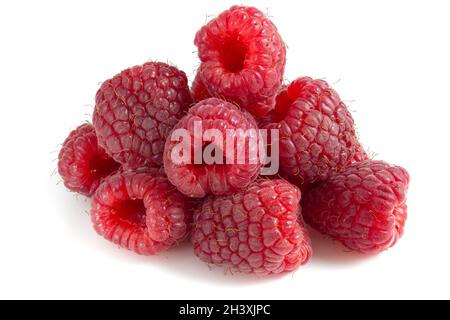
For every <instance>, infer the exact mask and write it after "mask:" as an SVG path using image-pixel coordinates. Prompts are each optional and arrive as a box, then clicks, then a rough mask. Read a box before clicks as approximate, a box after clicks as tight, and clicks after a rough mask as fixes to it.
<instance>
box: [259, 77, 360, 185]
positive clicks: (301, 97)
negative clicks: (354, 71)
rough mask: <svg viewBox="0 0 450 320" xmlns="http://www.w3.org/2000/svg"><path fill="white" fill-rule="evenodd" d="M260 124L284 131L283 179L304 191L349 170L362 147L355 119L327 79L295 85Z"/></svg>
mask: <svg viewBox="0 0 450 320" xmlns="http://www.w3.org/2000/svg"><path fill="white" fill-rule="evenodd" d="M261 125H262V126H263V127H264V128H267V129H279V130H280V132H279V135H280V141H279V146H280V171H281V174H282V176H284V177H285V178H287V179H289V180H290V181H292V182H294V183H296V184H298V185H300V186H302V187H303V186H307V185H308V184H310V183H313V182H315V181H321V180H325V179H326V178H327V177H328V176H329V175H330V174H331V173H332V172H335V171H338V170H341V169H343V168H345V167H347V166H348V165H349V164H350V163H351V162H352V161H353V158H354V156H355V153H356V150H357V149H358V148H359V142H358V139H357V136H356V133H355V129H354V122H353V118H352V115H351V114H350V112H349V111H348V109H347V107H346V106H345V105H344V103H343V102H342V101H341V99H340V98H339V96H338V94H337V93H336V92H335V91H334V90H333V89H332V88H330V87H329V86H328V84H327V83H326V82H325V81H323V80H313V79H311V78H308V77H304V78H298V79H297V80H295V81H294V82H292V83H291V84H290V85H289V86H288V87H287V89H285V90H283V91H282V92H281V93H280V94H279V95H278V97H277V104H276V107H275V110H273V111H272V112H271V113H270V114H269V115H268V116H267V117H266V118H265V119H263V120H262V121H261ZM272 143H273V142H272Z"/></svg>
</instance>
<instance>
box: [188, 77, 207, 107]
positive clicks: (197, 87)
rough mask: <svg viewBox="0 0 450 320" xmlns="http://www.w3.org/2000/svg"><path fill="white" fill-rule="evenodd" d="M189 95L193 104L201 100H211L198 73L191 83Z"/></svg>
mask: <svg viewBox="0 0 450 320" xmlns="http://www.w3.org/2000/svg"><path fill="white" fill-rule="evenodd" d="M191 94H192V98H193V99H194V101H195V102H200V101H202V100H205V99H208V98H211V96H210V95H209V93H208V90H207V89H206V86H205V85H204V84H203V82H202V80H201V79H200V76H199V74H198V73H197V75H196V76H195V79H194V81H193V82H192V86H191Z"/></svg>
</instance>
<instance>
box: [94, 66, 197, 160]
mask: <svg viewBox="0 0 450 320" xmlns="http://www.w3.org/2000/svg"><path fill="white" fill-rule="evenodd" d="M191 103H192V98H191V95H190V92H189V88H188V83H187V78H186V75H185V73H184V72H182V71H180V70H178V69H177V68H175V67H172V66H169V65H167V64H165V63H160V62H148V63H145V64H144V65H142V66H136V67H133V68H130V69H127V70H124V71H122V72H121V73H120V74H118V75H116V76H115V77H114V78H112V79H110V80H107V81H105V82H104V83H103V85H102V86H101V88H100V90H99V91H98V92H97V96H96V106H95V111H94V116H93V123H94V127H95V130H96V132H97V135H98V140H99V144H100V145H101V146H103V147H104V148H105V149H106V151H107V152H108V154H110V155H111V156H112V157H113V158H114V159H115V160H116V161H117V162H120V163H122V164H123V165H125V166H126V167H128V168H139V167H142V166H160V165H161V164H162V153H163V150H164V142H165V139H166V137H167V135H168V133H169V132H170V130H171V129H172V127H173V126H174V125H175V124H176V123H177V122H178V120H179V119H180V118H181V117H182V116H183V115H184V114H185V113H186V110H187V109H188V108H189V106H190V105H191Z"/></svg>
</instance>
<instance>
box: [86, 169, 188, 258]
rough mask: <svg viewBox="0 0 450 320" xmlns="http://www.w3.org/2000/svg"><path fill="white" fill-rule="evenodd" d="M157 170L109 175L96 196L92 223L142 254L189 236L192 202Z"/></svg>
mask: <svg viewBox="0 0 450 320" xmlns="http://www.w3.org/2000/svg"><path fill="white" fill-rule="evenodd" d="M157 172H158V170H157V169H145V170H144V171H142V170H139V171H137V172H132V171H127V172H123V173H118V174H116V175H113V176H111V177H109V178H107V179H105V181H104V182H103V183H102V184H101V185H100V187H99V188H98V189H97V191H96V193H95V195H94V197H93V199H92V223H93V225H94V228H95V230H96V231H97V233H98V234H99V235H101V236H103V237H104V238H105V239H107V240H109V241H111V242H113V243H115V244H117V245H119V246H121V247H123V248H126V249H128V250H131V251H134V252H136V253H138V254H142V255H153V254H156V253H159V252H161V251H163V250H166V249H168V248H170V247H172V246H173V245H175V244H177V243H179V242H181V241H183V240H184V239H186V238H187V237H188V235H189V232H190V228H191V223H192V211H191V209H190V203H189V202H188V200H187V198H185V197H184V196H183V195H182V194H181V193H179V192H178V191H176V189H175V188H174V187H173V186H172V185H171V184H170V182H169V181H168V180H167V179H166V178H165V177H162V176H161V175H158V174H157Z"/></svg>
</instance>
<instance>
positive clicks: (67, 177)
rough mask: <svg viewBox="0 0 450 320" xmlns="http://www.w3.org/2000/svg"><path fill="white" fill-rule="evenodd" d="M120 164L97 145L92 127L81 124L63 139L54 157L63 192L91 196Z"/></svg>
mask: <svg viewBox="0 0 450 320" xmlns="http://www.w3.org/2000/svg"><path fill="white" fill-rule="evenodd" d="M119 168H120V164H118V163H117V162H115V161H114V160H113V159H112V158H110V157H109V156H108V155H107V154H106V152H105V150H104V149H103V148H102V147H100V146H98V144H97V137H96V135H95V130H94V127H93V126H92V125H90V124H83V125H81V126H79V127H78V128H77V129H75V130H74V131H72V132H71V133H70V135H69V136H68V137H67V139H66V141H64V144H63V146H62V148H61V151H60V152H59V156H58V172H59V175H60V176H61V178H62V179H63V181H64V185H65V186H66V187H67V189H69V190H71V191H74V192H78V193H81V194H84V195H86V196H91V195H92V194H93V193H94V192H95V190H97V188H98V186H99V184H100V182H101V181H102V180H103V178H105V177H107V176H109V175H110V174H112V173H114V172H116V171H117V170H118V169H119Z"/></svg>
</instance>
